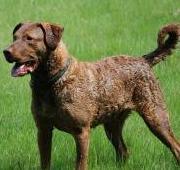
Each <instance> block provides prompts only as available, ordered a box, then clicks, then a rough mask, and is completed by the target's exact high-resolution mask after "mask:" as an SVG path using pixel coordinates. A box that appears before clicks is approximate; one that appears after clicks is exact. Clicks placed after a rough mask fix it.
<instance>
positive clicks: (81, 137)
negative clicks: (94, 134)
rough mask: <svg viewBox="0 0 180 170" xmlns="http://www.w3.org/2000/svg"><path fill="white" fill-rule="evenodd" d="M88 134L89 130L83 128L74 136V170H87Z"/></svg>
mask: <svg viewBox="0 0 180 170" xmlns="http://www.w3.org/2000/svg"><path fill="white" fill-rule="evenodd" d="M89 133H90V128H89V127H86V128H83V129H82V131H81V132H80V133H79V134H76V135H74V138H75V141H76V152H77V158H76V170H86V169H87V159H88V150H89Z"/></svg>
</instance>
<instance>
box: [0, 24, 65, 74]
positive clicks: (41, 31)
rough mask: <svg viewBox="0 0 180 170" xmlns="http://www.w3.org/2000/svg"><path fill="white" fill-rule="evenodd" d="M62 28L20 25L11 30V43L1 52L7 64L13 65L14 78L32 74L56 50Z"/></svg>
mask: <svg viewBox="0 0 180 170" xmlns="http://www.w3.org/2000/svg"><path fill="white" fill-rule="evenodd" d="M62 32H63V28H62V27H60V26H58V25H54V24H49V23H20V24H18V25H17V26H16V27H15V28H14V30H13V43H12V44H11V45H10V46H9V47H8V48H7V49H5V50H4V51H3V53H4V56H5V58H6V60H7V61H8V62H9V63H15V65H14V67H13V68H12V71H11V74H12V76H14V77H18V76H24V75H26V74H28V73H32V72H34V71H35V70H36V69H37V68H38V66H39V65H40V64H41V63H42V62H44V60H46V56H47V55H48V54H49V53H50V52H51V51H54V50H55V49H56V47H57V46H58V43H59V41H60V39H61V36H62Z"/></svg>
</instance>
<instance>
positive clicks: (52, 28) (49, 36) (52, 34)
mask: <svg viewBox="0 0 180 170" xmlns="http://www.w3.org/2000/svg"><path fill="white" fill-rule="evenodd" d="M40 27H41V29H42V30H43V32H44V36H45V44H46V46H47V47H48V48H49V49H50V50H55V49H56V47H57V45H58V43H59V41H60V39H61V37H62V32H63V31H64V28H63V27H61V26H58V25H55V24H49V23H40Z"/></svg>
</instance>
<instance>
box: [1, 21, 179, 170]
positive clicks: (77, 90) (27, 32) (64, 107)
mask: <svg viewBox="0 0 180 170" xmlns="http://www.w3.org/2000/svg"><path fill="white" fill-rule="evenodd" d="M62 32H63V28H62V27H60V26H57V25H52V24H48V23H24V24H21V23H20V24H18V25H17V26H16V27H15V29H14V31H13V37H14V41H13V43H12V44H11V45H10V46H9V47H8V48H7V49H6V50H4V55H5V57H6V60H7V61H8V62H10V63H13V62H15V66H14V67H13V69H12V75H13V76H15V77H18V76H24V75H26V74H28V73H30V74H31V88H32V112H33V116H34V120H35V122H36V125H37V128H38V144H39V150H40V158H41V168H42V169H50V159H51V139H52V130H53V128H54V127H56V128H58V129H59V130H63V131H65V132H67V133H70V134H72V135H73V137H74V139H75V141H76V147H77V161H76V169H78V170H85V169H86V168H87V157H88V145H89V133H90V128H91V127H95V126H96V125H98V124H103V125H104V128H105V131H106V134H107V137H108V139H109V140H110V141H111V142H112V144H113V146H114V148H115V150H116V154H117V158H118V159H124V158H126V157H127V155H128V152H127V148H126V145H125V143H124V141H123V137H122V128H123V124H124V122H125V120H126V118H127V117H128V115H129V114H130V112H131V111H132V110H134V111H137V112H139V114H140V116H142V118H143V119H144V121H145V123H146V124H147V126H148V127H149V129H150V130H151V131H152V132H153V133H154V135H155V136H157V137H158V138H159V139H160V140H161V141H162V142H163V143H164V144H165V145H166V146H167V147H169V148H170V150H171V151H172V153H173V154H174V156H175V158H176V159H177V161H178V162H180V144H179V143H178V141H177V140H176V139H175V137H174V135H173V133H172V131H171V129H170V126H169V120H168V112H167V109H166V106H165V103H164V99H163V97H162V93H161V90H160V88H159V84H158V82H157V80H156V78H155V76H154V74H153V72H152V67H153V66H154V65H155V64H157V63H158V62H159V61H161V60H162V59H164V58H165V57H166V56H167V55H169V54H170V53H171V49H173V48H175V44H176V43H177V42H178V38H179V35H180V25H179V24H172V25H167V26H165V27H163V28H162V29H161V31H160V32H159V35H158V48H157V49H156V50H155V51H153V52H152V53H150V54H148V55H144V56H143V57H140V58H132V57H126V56H114V57H111V58H106V59H103V60H101V61H98V62H95V63H88V62H79V61H77V60H76V59H74V58H73V57H71V55H69V54H68V51H67V49H66V47H65V45H64V44H63V42H62V41H61V36H62ZM167 35H169V38H168V39H167V40H166V41H165V40H164V39H165V37H166V36H167Z"/></svg>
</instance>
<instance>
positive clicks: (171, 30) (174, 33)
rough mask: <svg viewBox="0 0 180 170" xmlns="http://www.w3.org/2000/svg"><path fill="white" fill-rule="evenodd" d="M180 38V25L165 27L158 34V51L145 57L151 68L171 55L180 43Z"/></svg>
mask: <svg viewBox="0 0 180 170" xmlns="http://www.w3.org/2000/svg"><path fill="white" fill-rule="evenodd" d="M167 36H168V37H167ZM179 37H180V23H176V24H169V25H166V26H164V27H163V28H161V30H160V31H159V33H158V39H157V43H158V47H157V49H156V50H154V51H153V52H151V53H149V54H147V55H144V56H143V57H144V58H145V59H146V60H147V62H148V63H149V65H150V66H154V65H155V64H157V63H159V62H160V61H161V60H164V59H165V57H166V56H168V55H170V54H171V52H172V49H174V48H175V47H176V44H177V43H178V41H179Z"/></svg>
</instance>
